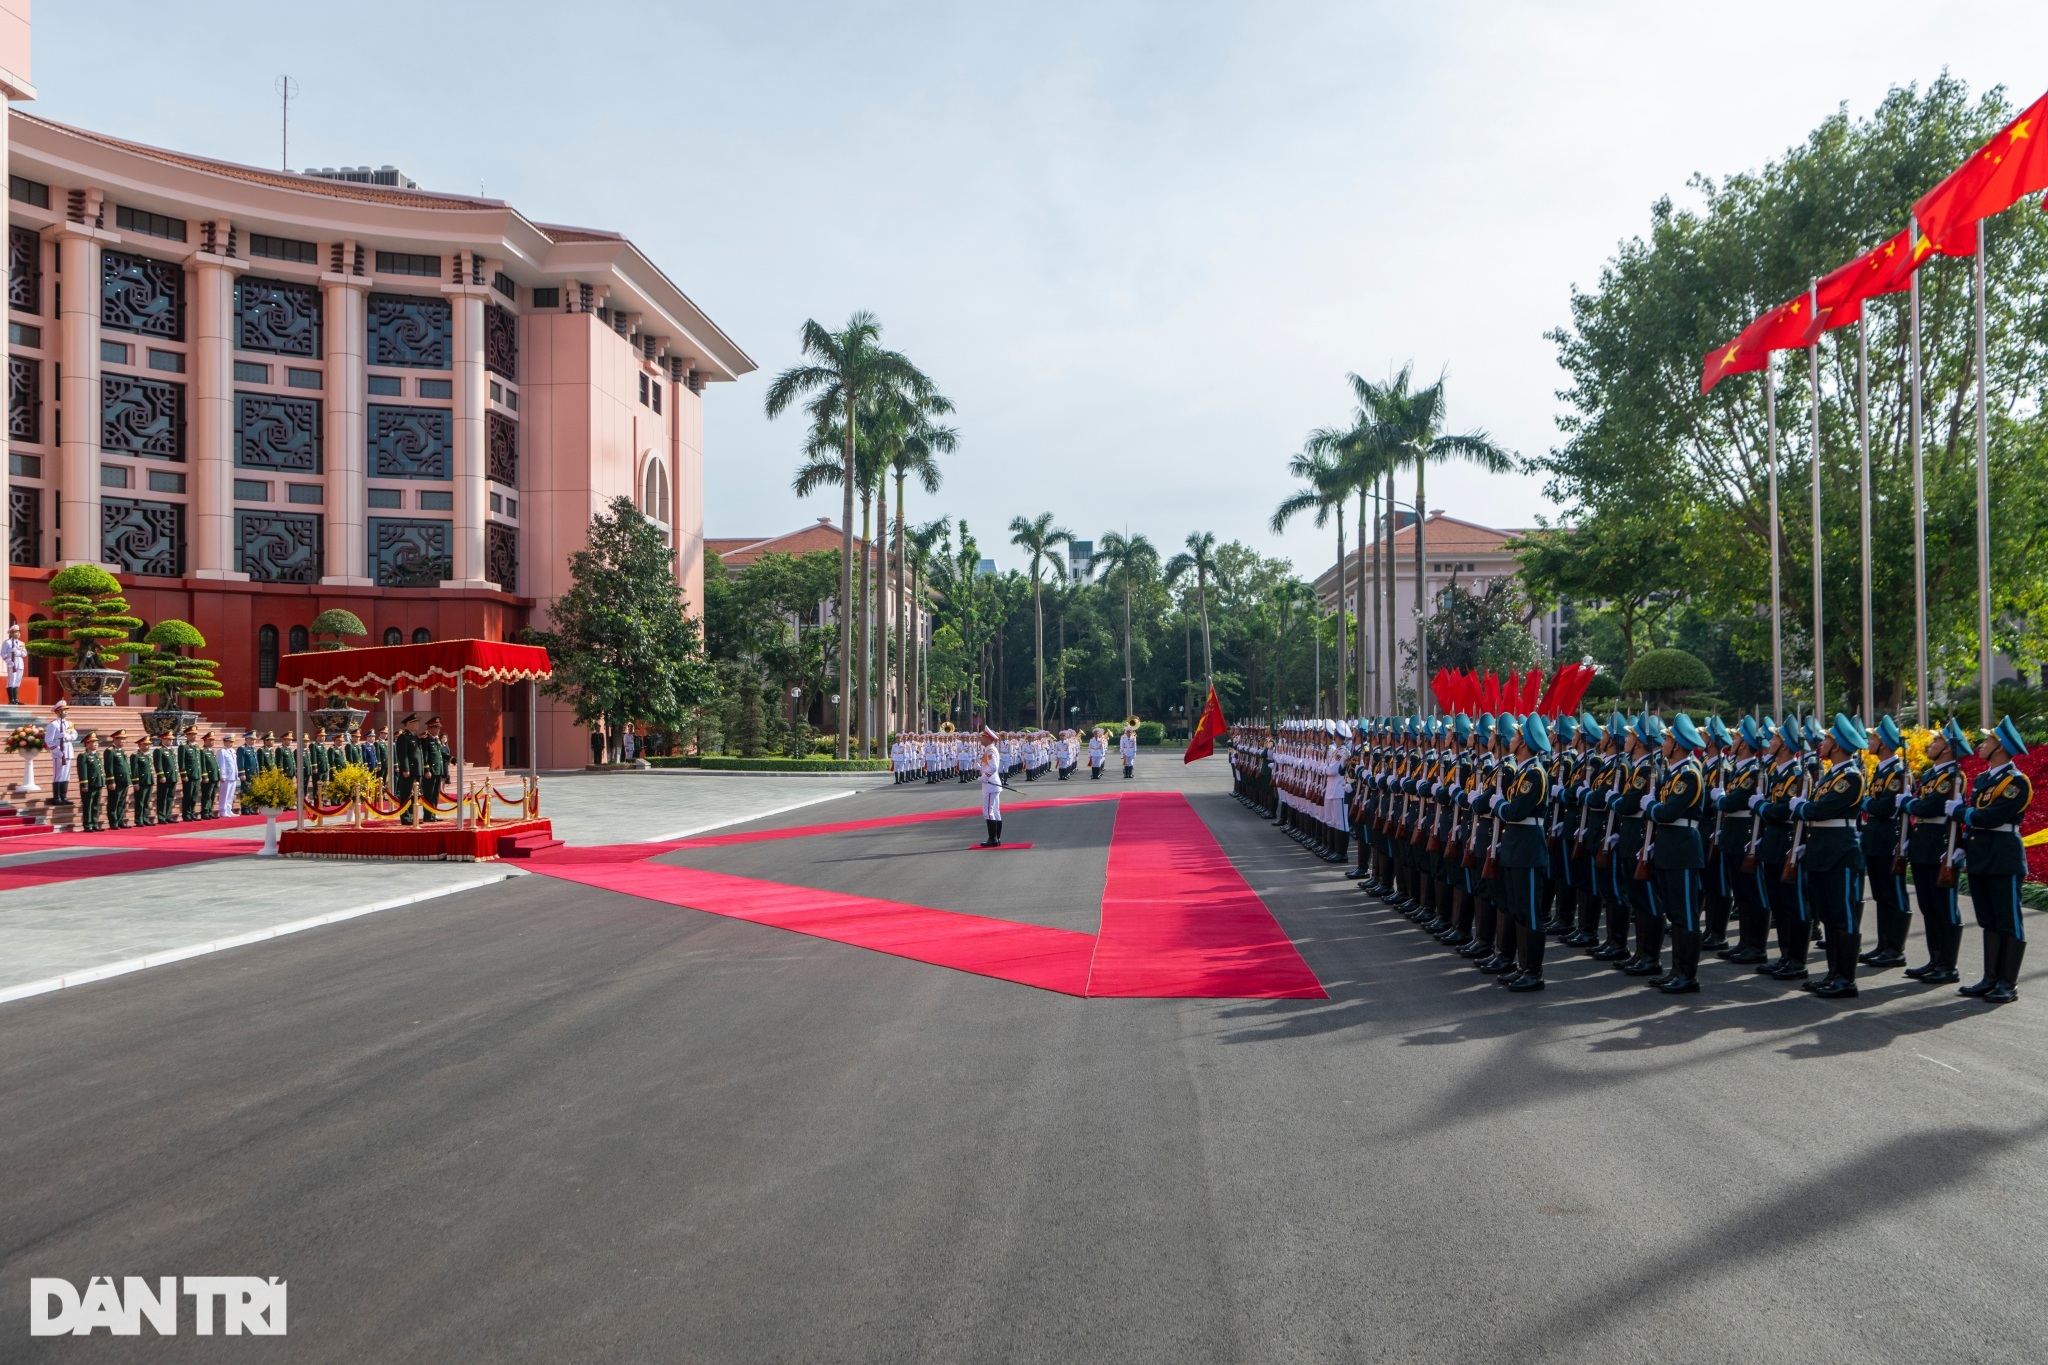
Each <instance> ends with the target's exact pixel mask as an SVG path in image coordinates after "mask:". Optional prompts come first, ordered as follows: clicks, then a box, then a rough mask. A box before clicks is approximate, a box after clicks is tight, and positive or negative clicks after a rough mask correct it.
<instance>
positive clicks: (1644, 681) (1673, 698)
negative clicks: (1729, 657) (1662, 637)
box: [1621, 649, 1714, 710]
mask: <svg viewBox="0 0 2048 1365" xmlns="http://www.w3.org/2000/svg"><path fill="white" fill-rule="evenodd" d="M1713 685H1714V675H1713V674H1712V673H1709V672H1708V671H1707V666H1706V665H1705V664H1703V663H1701V662H1700V661H1699V659H1698V658H1697V657H1695V656H1694V655H1691V654H1688V653H1686V652H1685V651H1684V650H1682V649H1652V650H1646V651H1644V653H1643V656H1642V657H1641V658H1639V659H1637V660H1636V661H1635V662H1634V663H1633V664H1631V665H1629V670H1628V672H1627V673H1626V674H1624V675H1623V676H1622V679H1621V690H1622V691H1624V692H1634V693H1637V694H1638V695H1640V696H1641V697H1642V699H1643V704H1644V705H1645V706H1649V707H1653V708H1656V709H1658V710H1662V709H1663V708H1664V707H1666V706H1668V705H1672V704H1674V703H1676V702H1677V700H1678V699H1679V698H1681V697H1683V696H1685V695H1686V694H1688V693H1692V692H1704V691H1706V690H1707V689H1708V688H1710V687H1712V686H1713Z"/></svg>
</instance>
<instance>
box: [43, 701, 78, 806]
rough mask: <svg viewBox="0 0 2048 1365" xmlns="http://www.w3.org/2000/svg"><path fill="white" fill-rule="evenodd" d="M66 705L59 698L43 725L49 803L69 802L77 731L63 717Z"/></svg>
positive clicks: (76, 745)
mask: <svg viewBox="0 0 2048 1365" xmlns="http://www.w3.org/2000/svg"><path fill="white" fill-rule="evenodd" d="M65 710H66V707H65V705H64V703H63V701H62V700H61V699H60V700H59V701H58V702H57V705H56V707H55V711H56V714H55V715H54V716H53V717H51V719H50V723H49V724H47V725H45V726H44V727H43V748H44V750H45V751H47V752H48V753H49V755H50V787H51V789H52V790H51V794H50V804H51V805H52V806H68V805H70V804H71V760H72V758H73V756H74V755H75V754H76V753H77V752H78V731H76V730H74V729H72V728H71V722H70V721H68V720H66V719H65V718H64V712H65Z"/></svg>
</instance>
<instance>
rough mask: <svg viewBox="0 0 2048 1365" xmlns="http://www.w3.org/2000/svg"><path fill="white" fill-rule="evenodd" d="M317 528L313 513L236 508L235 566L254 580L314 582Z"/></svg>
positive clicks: (317, 559) (317, 578)
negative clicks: (250, 510)
mask: <svg viewBox="0 0 2048 1365" xmlns="http://www.w3.org/2000/svg"><path fill="white" fill-rule="evenodd" d="M320 531H321V528H320V518H319V517H318V516H317V515H308V514H306V513H302V512H249V511H243V512H237V513H235V568H236V569H238V570H240V571H241V572H242V573H245V574H247V575H249V577H250V578H252V579H254V580H255V581H256V582H258V583H317V582H319V581H320V559H321V554H320V542H321V534H320Z"/></svg>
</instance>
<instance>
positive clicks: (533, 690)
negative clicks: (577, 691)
mask: <svg viewBox="0 0 2048 1365" xmlns="http://www.w3.org/2000/svg"><path fill="white" fill-rule="evenodd" d="M526 772H527V775H528V776H529V777H531V778H532V779H533V785H534V787H535V789H536V790H537V789H538V788H539V787H540V687H539V686H538V685H537V684H536V683H535V682H534V681H533V679H531V678H529V679H527V681H526Z"/></svg>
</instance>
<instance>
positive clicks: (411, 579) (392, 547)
mask: <svg viewBox="0 0 2048 1365" xmlns="http://www.w3.org/2000/svg"><path fill="white" fill-rule="evenodd" d="M451 543H452V538H451V536H450V534H449V524H448V523H447V522H445V521H424V520H418V519H408V518H402V517H371V518H370V572H371V574H372V576H374V577H375V578H376V580H377V586H378V587H380V588H436V587H439V586H440V585H441V584H442V582H443V581H445V580H447V579H450V578H453V577H454V576H455V559H454V556H453V555H452V554H451V553H450V551H449V546H450V544H451Z"/></svg>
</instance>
